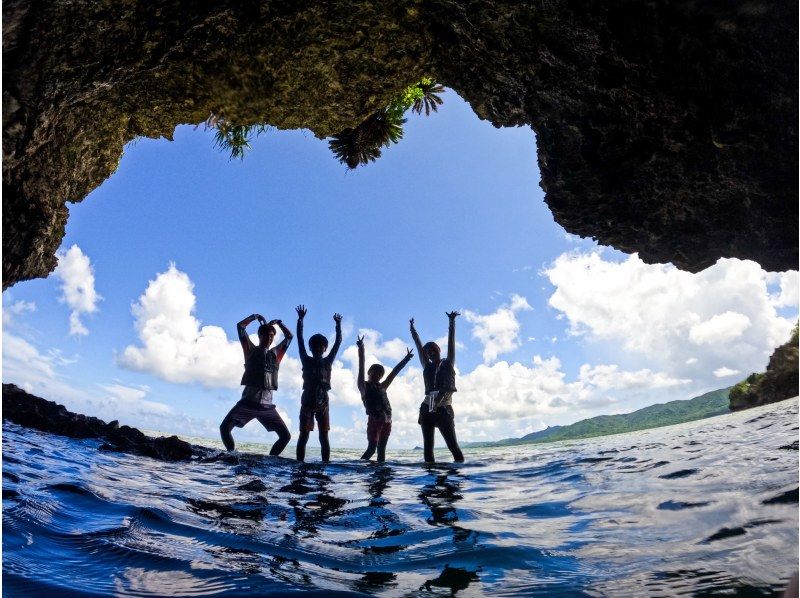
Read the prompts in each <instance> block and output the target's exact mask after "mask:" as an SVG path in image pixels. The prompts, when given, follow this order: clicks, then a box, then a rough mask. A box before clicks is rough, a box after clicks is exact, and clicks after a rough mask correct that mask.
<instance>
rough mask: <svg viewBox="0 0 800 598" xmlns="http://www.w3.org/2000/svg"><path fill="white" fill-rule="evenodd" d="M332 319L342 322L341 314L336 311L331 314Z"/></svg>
mask: <svg viewBox="0 0 800 598" xmlns="http://www.w3.org/2000/svg"><path fill="white" fill-rule="evenodd" d="M333 321H334V322H336V323H337V324H341V323H342V314H340V313H338V312H337V313H335V314H333Z"/></svg>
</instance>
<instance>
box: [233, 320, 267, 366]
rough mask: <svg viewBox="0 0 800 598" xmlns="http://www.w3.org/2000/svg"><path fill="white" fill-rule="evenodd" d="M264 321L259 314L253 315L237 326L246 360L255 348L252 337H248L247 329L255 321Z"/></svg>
mask: <svg viewBox="0 0 800 598" xmlns="http://www.w3.org/2000/svg"><path fill="white" fill-rule="evenodd" d="M263 319H264V318H262V317H261V316H260V315H259V314H251V315H249V316H247V317H246V318H245V319H243V320H242V321H241V322H238V323H237V324H236V333H237V334H238V335H239V342H240V343H241V345H242V351H244V356H245V359H246V358H247V356H248V355H250V351H252V350H253V346H254V345H253V341H251V340H250V337H249V336H247V330H246V328H247V327H248V326H249V325H250V324H251V323H252V322H253V320H258V321H259V322H260V321H262V320H263Z"/></svg>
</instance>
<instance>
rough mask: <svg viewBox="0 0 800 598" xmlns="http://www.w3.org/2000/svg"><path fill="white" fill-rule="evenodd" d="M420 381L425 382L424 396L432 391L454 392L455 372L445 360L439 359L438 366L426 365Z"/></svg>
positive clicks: (430, 363)
mask: <svg viewBox="0 0 800 598" xmlns="http://www.w3.org/2000/svg"><path fill="white" fill-rule="evenodd" d="M422 379H423V380H424V381H425V394H428V393H429V392H431V391H433V390H438V391H439V392H456V370H455V368H453V366H452V365H451V364H450V362H449V361H448V360H447V359H440V360H439V363H438V364H434V363H433V362H432V361H429V362H428V363H426V364H425V368H424V369H423V370H422Z"/></svg>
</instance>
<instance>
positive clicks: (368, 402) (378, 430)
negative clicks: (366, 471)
mask: <svg viewBox="0 0 800 598" xmlns="http://www.w3.org/2000/svg"><path fill="white" fill-rule="evenodd" d="M356 345H357V346H358V392H360V393H361V402H362V403H364V408H365V409H366V410H367V450H366V451H364V454H363V455H361V458H362V459H366V460H368V461H369V460H370V459H371V458H372V455H373V454H374V453H375V449H376V448H377V449H378V461H386V443H387V442H389V434H391V433H392V406H391V405H390V404H389V397H388V395H387V394H386V390H387V389H388V388H389V385H390V384H391V383H392V380H394V379H395V376H397V374H399V373H400V370H402V369H403V368H404V367H406V364H407V363H408V362H409V361H410V360H411V358H412V357H413V356H414V354H413V353H412V352H411V350H410V349H407V351H408V353H407V354H406V356H405V357H403V359H402V361H401V362H400V363H398V364H397V365H396V366H394V369H393V370H392V371H391V372H389V375H388V376H387V377H386V380H384V381H383V382H381V378H383V374H384V372H385V371H386V370H385V368H384V367H383V366H382V365H380V364H378V363H375V364H372V365H371V366H369V370H367V380H366V381H365V380H364V337H363V336H361V337H359V338H358V340H357V341H356Z"/></svg>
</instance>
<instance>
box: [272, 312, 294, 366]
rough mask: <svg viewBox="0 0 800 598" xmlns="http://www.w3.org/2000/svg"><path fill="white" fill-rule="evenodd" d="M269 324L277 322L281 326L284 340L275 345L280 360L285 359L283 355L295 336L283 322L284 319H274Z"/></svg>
mask: <svg viewBox="0 0 800 598" xmlns="http://www.w3.org/2000/svg"><path fill="white" fill-rule="evenodd" d="M269 324H277V325H278V328H280V329H281V332H282V333H283V340H282V341H281V343H280V344H279V345H278V346H277V347H275V352H276V355H277V356H278V361H279V362H280V360H281V359H283V356H284V355H285V354H286V350H287V349H288V348H289V345H291V344H292V339H293V338H294V336H293V335H292V331H291V330H289V329H288V328H287V327H286V325H285V324H284V323H283V320H272V321H270V322H269Z"/></svg>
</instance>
